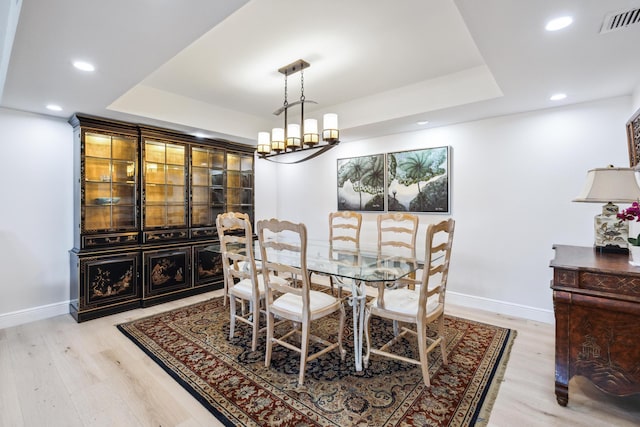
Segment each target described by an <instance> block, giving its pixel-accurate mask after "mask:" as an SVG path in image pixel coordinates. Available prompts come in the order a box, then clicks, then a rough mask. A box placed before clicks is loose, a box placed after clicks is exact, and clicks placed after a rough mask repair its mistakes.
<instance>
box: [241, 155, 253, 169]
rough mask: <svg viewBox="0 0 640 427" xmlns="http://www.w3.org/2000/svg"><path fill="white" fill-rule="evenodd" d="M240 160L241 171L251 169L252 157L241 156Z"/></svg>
mask: <svg viewBox="0 0 640 427" xmlns="http://www.w3.org/2000/svg"><path fill="white" fill-rule="evenodd" d="M240 162H241V165H240V168H241V170H242V171H252V170H253V157H247V156H243V157H242V160H241V161H240Z"/></svg>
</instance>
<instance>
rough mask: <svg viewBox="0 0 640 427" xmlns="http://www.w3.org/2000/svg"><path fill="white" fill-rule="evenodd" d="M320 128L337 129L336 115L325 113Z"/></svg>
mask: <svg viewBox="0 0 640 427" xmlns="http://www.w3.org/2000/svg"><path fill="white" fill-rule="evenodd" d="M322 124H323V126H322V129H327V130H328V129H338V115H337V114H335V113H327V114H325V115H324V116H323V117H322Z"/></svg>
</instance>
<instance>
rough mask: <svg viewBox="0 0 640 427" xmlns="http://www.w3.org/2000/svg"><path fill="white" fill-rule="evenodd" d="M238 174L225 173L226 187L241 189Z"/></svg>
mask: <svg viewBox="0 0 640 427" xmlns="http://www.w3.org/2000/svg"><path fill="white" fill-rule="evenodd" d="M241 186H242V185H241V180H240V173H239V172H235V171H227V187H241Z"/></svg>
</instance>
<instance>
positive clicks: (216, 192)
mask: <svg viewBox="0 0 640 427" xmlns="http://www.w3.org/2000/svg"><path fill="white" fill-rule="evenodd" d="M211 203H212V204H213V205H214V206H223V205H224V190H222V188H214V189H212V190H211Z"/></svg>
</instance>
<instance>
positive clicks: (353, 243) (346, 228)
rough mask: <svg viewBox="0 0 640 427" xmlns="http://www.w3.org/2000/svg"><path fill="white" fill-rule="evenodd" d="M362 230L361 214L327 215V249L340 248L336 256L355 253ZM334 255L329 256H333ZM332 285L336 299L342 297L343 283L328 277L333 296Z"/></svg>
mask: <svg viewBox="0 0 640 427" xmlns="http://www.w3.org/2000/svg"><path fill="white" fill-rule="evenodd" d="M361 228H362V214H361V213H358V212H353V211H338V212H331V213H329V247H330V249H329V250H331V251H333V250H334V244H335V245H339V246H340V250H339V251H337V252H336V254H335V255H336V256H340V253H341V252H342V251H345V250H346V251H348V250H350V249H352V250H354V251H357V250H358V248H359V247H360V229H361ZM333 255H334V254H330V256H333ZM334 283H335V284H336V285H337V288H338V298H341V297H342V287H343V286H344V285H345V283H344V281H343V280H342V279H340V278H338V277H333V276H329V285H330V287H331V294H332V295H333V289H334Z"/></svg>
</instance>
